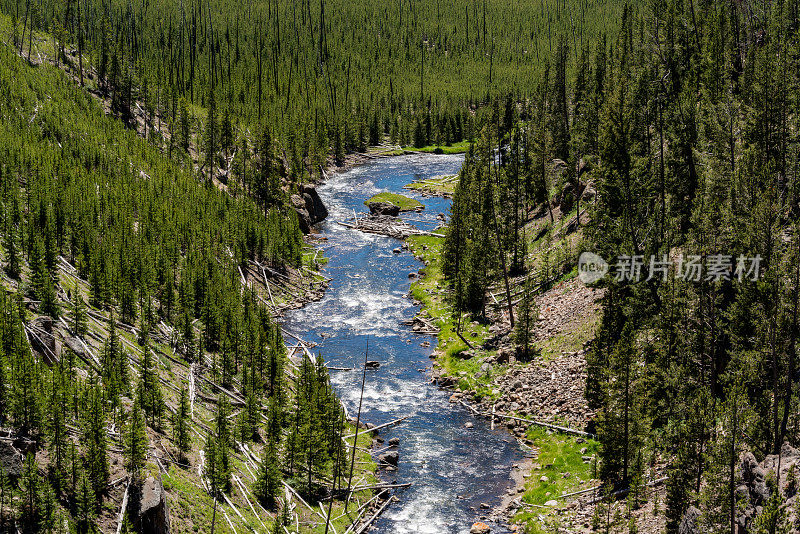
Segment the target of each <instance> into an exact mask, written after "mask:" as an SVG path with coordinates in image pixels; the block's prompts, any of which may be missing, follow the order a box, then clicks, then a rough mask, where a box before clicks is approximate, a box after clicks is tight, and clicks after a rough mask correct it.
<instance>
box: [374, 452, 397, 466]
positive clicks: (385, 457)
mask: <svg viewBox="0 0 800 534" xmlns="http://www.w3.org/2000/svg"><path fill="white" fill-rule="evenodd" d="M378 460H379V461H380V462H381V463H382V464H386V465H391V466H394V467H397V462H398V461H400V455H399V454H398V453H397V451H389V452H387V453H385V454H381V455H380V456H379V457H378Z"/></svg>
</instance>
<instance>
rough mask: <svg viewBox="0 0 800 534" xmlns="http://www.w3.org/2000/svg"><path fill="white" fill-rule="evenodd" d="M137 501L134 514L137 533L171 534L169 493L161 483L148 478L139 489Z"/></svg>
mask: <svg viewBox="0 0 800 534" xmlns="http://www.w3.org/2000/svg"><path fill="white" fill-rule="evenodd" d="M136 501H137V502H136V503H135V504H134V510H133V514H132V516H133V518H134V523H135V526H136V531H137V532H140V533H142V534H169V532H170V525H169V508H168V506H167V493H166V492H165V491H164V486H163V485H162V484H161V481H160V480H156V479H155V478H153V477H147V478H146V479H145V480H144V482H143V483H142V485H141V487H140V488H139V495H138V499H137V500H136ZM129 510H130V508H129Z"/></svg>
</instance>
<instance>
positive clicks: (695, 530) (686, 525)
mask: <svg viewBox="0 0 800 534" xmlns="http://www.w3.org/2000/svg"><path fill="white" fill-rule="evenodd" d="M699 522H700V510H698V509H697V508H695V507H694V506H690V507H689V508H687V509H686V511H685V512H684V513H683V517H682V518H681V523H680V525H678V534H700V526H699V525H698V523H699Z"/></svg>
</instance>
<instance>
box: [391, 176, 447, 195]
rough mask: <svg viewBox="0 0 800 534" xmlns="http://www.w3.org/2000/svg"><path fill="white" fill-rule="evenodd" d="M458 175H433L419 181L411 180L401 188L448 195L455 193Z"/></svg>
mask: <svg viewBox="0 0 800 534" xmlns="http://www.w3.org/2000/svg"><path fill="white" fill-rule="evenodd" d="M457 183H458V176H435V177H433V178H428V179H427V180H422V181H419V182H411V183H410V184H407V185H404V186H403V188H405V189H411V190H412V191H419V192H421V193H430V194H432V195H443V196H446V197H450V196H452V195H453V194H454V193H455V190H456V184H457Z"/></svg>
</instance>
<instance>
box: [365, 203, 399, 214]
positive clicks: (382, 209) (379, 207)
mask: <svg viewBox="0 0 800 534" xmlns="http://www.w3.org/2000/svg"><path fill="white" fill-rule="evenodd" d="M369 212H370V213H371V214H372V215H388V216H390V217H397V216H398V215H400V206H395V205H394V204H392V203H390V202H370V203H369Z"/></svg>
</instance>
